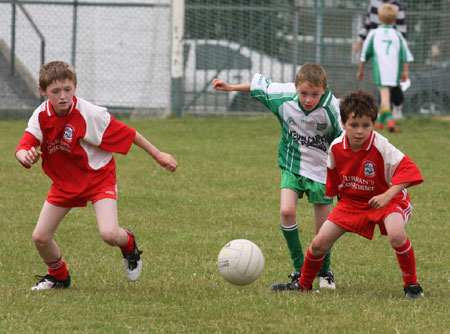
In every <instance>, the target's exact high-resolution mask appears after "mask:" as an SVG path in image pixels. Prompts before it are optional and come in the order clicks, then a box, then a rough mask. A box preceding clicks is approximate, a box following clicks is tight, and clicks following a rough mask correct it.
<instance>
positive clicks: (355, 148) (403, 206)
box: [299, 90, 423, 298]
mask: <svg viewBox="0 0 450 334" xmlns="http://www.w3.org/2000/svg"><path fill="white" fill-rule="evenodd" d="M340 111H341V119H342V123H343V125H344V130H345V134H343V135H342V136H341V137H339V138H337V139H336V140H335V141H334V142H333V143H332V144H331V147H330V150H329V154H328V163H327V164H328V172H327V185H326V195H328V196H336V195H338V194H339V195H340V200H339V201H338V203H337V206H336V207H335V208H334V209H333V212H332V213H331V214H330V216H329V217H328V219H327V220H326V221H325V223H324V224H323V225H322V228H321V229H320V231H319V233H318V234H317V235H316V236H315V237H314V239H313V241H312V242H311V246H310V247H309V248H308V250H307V251H306V255H305V264H304V265H303V268H302V275H301V276H300V281H299V285H300V287H301V289H302V290H309V289H310V287H311V284H312V282H313V280H314V278H315V275H316V274H317V272H318V271H319V269H320V266H321V264H322V261H323V258H324V254H325V253H326V251H327V250H328V249H329V248H330V247H331V246H332V245H333V244H334V242H336V241H337V240H338V239H339V238H340V237H341V236H342V235H343V234H344V233H346V232H353V233H357V234H359V235H361V236H363V237H365V238H368V239H372V237H373V233H374V230H375V227H376V225H378V226H379V228H380V232H381V234H383V235H387V236H388V239H389V242H390V244H391V246H392V247H393V248H394V250H395V252H396V255H397V260H398V263H399V265H400V269H401V271H402V279H403V282H404V286H403V290H404V293H405V295H406V296H407V297H409V298H420V297H422V296H423V290H422V288H421V286H420V285H419V283H418V282H417V275H416V264H415V256H414V249H413V247H412V245H411V243H410V241H409V239H408V236H407V235H406V232H405V224H406V222H407V221H408V219H409V217H410V215H411V211H412V204H411V201H410V199H409V195H408V192H407V188H408V187H410V186H413V185H417V184H420V183H422V182H423V178H422V175H421V173H420V170H419V169H418V168H417V166H416V165H415V164H414V163H413V162H412V160H411V159H410V158H409V157H406V156H405V155H404V154H403V153H402V152H400V151H399V150H398V149H397V148H395V147H394V146H393V145H392V144H390V143H389V142H388V140H387V139H386V138H384V137H383V136H381V135H380V134H379V133H376V132H374V131H373V126H374V123H375V120H376V119H377V114H378V112H377V111H378V106H377V103H376V101H375V98H374V97H373V96H372V95H371V94H369V93H367V92H364V91H362V90H358V91H355V92H351V93H349V94H348V95H346V96H345V97H343V98H342V99H341V103H340ZM383 283H384V282H383Z"/></svg>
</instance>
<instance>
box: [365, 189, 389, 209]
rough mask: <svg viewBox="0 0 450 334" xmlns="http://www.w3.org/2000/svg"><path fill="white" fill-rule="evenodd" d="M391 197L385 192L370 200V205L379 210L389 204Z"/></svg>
mask: <svg viewBox="0 0 450 334" xmlns="http://www.w3.org/2000/svg"><path fill="white" fill-rule="evenodd" d="M391 199H392V198H391V196H390V195H389V194H387V193H383V194H381V195H377V196H373V197H372V198H371V199H370V200H369V205H370V206H371V207H374V208H375V209H377V210H379V209H381V208H382V207H384V206H386V204H388V203H389V201H390V200H391Z"/></svg>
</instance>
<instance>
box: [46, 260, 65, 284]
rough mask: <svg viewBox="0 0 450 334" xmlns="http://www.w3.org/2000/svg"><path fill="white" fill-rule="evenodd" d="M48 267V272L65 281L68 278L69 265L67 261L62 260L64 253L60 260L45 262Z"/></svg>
mask: <svg viewBox="0 0 450 334" xmlns="http://www.w3.org/2000/svg"><path fill="white" fill-rule="evenodd" d="M45 263H46V264H47V267H48V273H49V274H50V275H52V276H53V277H55V278H56V279H59V280H61V281H64V280H65V279H66V278H67V275H69V272H68V271H67V265H66V262H65V261H63V260H62V255H61V256H60V257H59V259H58V260H56V261H54V262H45Z"/></svg>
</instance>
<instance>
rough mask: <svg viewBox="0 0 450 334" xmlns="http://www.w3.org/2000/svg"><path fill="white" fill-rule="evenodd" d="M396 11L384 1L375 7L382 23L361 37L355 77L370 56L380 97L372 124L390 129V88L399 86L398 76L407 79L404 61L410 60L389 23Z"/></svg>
mask: <svg viewBox="0 0 450 334" xmlns="http://www.w3.org/2000/svg"><path fill="white" fill-rule="evenodd" d="M397 15H398V9H397V7H396V6H394V5H391V4H384V5H382V6H381V7H380V8H378V17H379V18H380V21H381V23H382V25H380V26H378V28H376V29H374V30H371V31H370V32H369V35H368V36H367V38H366V39H365V41H364V44H363V48H362V51H361V58H360V63H359V68H358V72H357V74H356V78H357V79H358V80H362V79H363V71H364V65H365V62H366V61H368V60H369V59H370V58H372V65H373V76H374V80H375V83H376V85H377V86H378V88H379V90H380V98H381V101H380V115H379V117H378V121H377V123H376V125H375V127H376V128H377V129H379V130H381V129H383V127H384V125H385V123H387V126H388V129H389V131H391V132H395V131H397V126H396V124H395V123H394V121H393V120H392V114H391V102H390V101H391V98H390V94H391V89H392V88H393V87H397V86H399V84H400V80H399V79H401V81H406V80H407V79H408V62H411V61H413V60H414V58H413V56H412V54H411V51H410V50H409V48H408V44H407V43H406V40H405V39H404V38H403V36H402V35H401V34H400V33H399V32H398V31H397V30H395V29H394V27H393V26H392V24H393V23H394V22H395V20H396V19H397Z"/></svg>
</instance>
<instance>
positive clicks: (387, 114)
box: [383, 110, 392, 122]
mask: <svg viewBox="0 0 450 334" xmlns="http://www.w3.org/2000/svg"><path fill="white" fill-rule="evenodd" d="M383 115H384V121H385V122H387V121H389V120H390V119H392V112H391V111H390V110H386V111H385V112H384V114H383Z"/></svg>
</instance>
